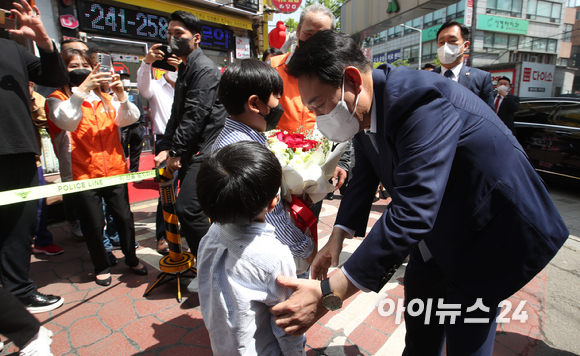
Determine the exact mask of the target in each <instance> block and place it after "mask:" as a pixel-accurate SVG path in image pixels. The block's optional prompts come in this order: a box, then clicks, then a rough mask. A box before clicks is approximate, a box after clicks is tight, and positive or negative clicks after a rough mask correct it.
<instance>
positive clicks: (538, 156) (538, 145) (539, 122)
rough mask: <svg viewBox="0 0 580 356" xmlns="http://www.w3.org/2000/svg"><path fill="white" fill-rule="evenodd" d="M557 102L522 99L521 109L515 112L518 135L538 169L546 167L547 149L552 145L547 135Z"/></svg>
mask: <svg viewBox="0 0 580 356" xmlns="http://www.w3.org/2000/svg"><path fill="white" fill-rule="evenodd" d="M554 104H555V103H552V102H546V101H521V102H520V110H519V111H518V112H516V113H515V114H514V125H515V127H516V137H517V139H518V141H519V142H520V145H522V147H523V148H524V150H525V151H526V153H527V154H528V156H529V157H530V160H531V161H532V164H533V165H534V167H535V168H536V169H546V168H549V167H546V166H549V164H548V163H547V162H546V151H547V150H548V148H549V147H550V144H551V143H550V141H549V138H548V137H547V134H546V133H547V131H548V128H549V118H550V117H551V116H553V115H554V111H557V110H555V108H554V107H553V106H554Z"/></svg>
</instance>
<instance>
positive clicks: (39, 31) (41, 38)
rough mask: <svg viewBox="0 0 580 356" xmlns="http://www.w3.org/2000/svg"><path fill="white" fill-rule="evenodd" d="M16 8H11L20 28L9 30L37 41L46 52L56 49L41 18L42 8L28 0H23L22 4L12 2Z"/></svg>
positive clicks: (39, 46)
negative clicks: (30, 3) (32, 5)
mask: <svg viewBox="0 0 580 356" xmlns="http://www.w3.org/2000/svg"><path fill="white" fill-rule="evenodd" d="M12 5H14V7H15V8H16V9H11V10H10V12H11V13H12V14H14V16H16V19H17V20H18V23H19V24H20V28H19V29H17V30H16V29H13V30H9V32H10V33H11V34H13V35H18V36H23V37H25V38H28V39H29V40H32V41H34V42H36V45H37V46H38V48H40V49H42V50H43V51H45V52H52V51H54V46H53V45H52V40H51V39H50V37H48V35H47V34H46V30H45V29H44V25H43V24H42V21H41V20H40V10H39V9H38V7H37V6H36V5H34V7H31V6H30V5H29V4H28V2H27V1H26V0H22V5H20V4H19V3H16V2H14V3H12Z"/></svg>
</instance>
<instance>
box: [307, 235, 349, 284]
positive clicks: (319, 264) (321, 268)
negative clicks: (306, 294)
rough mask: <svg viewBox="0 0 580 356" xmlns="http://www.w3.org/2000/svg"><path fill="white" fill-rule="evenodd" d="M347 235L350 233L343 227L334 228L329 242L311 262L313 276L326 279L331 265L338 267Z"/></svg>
mask: <svg viewBox="0 0 580 356" xmlns="http://www.w3.org/2000/svg"><path fill="white" fill-rule="evenodd" d="M347 236H348V234H347V233H346V231H344V230H343V229H341V228H338V227H335V228H334V229H333V230H332V234H331V235H330V238H329V239H328V242H327V243H326V245H324V247H323V248H322V249H321V250H320V251H318V253H317V254H316V258H315V259H314V261H313V262H312V263H311V264H310V270H311V276H312V278H314V279H325V278H326V276H327V273H328V269H329V268H330V267H331V266H332V267H338V258H339V257H340V252H341V251H342V243H343V242H344V239H345V238H346V237H347Z"/></svg>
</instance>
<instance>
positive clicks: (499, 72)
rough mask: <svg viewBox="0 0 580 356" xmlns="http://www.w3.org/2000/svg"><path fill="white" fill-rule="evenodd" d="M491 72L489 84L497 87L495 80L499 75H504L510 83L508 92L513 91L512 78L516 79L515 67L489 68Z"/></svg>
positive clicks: (511, 92)
mask: <svg viewBox="0 0 580 356" xmlns="http://www.w3.org/2000/svg"><path fill="white" fill-rule="evenodd" d="M489 73H491V84H493V87H494V88H495V87H497V81H498V80H499V79H500V78H501V77H506V78H508V79H509V80H510V83H511V87H512V88H511V91H510V94H513V93H514V80H515V79H516V70H515V69H504V70H490V71H489Z"/></svg>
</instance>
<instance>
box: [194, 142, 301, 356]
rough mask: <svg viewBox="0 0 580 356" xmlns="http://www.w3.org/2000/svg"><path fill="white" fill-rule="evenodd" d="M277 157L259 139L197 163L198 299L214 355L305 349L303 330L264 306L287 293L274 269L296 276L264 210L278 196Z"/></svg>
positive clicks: (290, 352)
mask: <svg viewBox="0 0 580 356" xmlns="http://www.w3.org/2000/svg"><path fill="white" fill-rule="evenodd" d="M281 183H282V169H281V167H280V163H279V162H278V160H277V159H276V157H275V156H274V154H273V153H272V152H270V151H269V150H268V149H267V148H266V147H264V146H263V145H261V144H259V143H257V142H253V141H239V142H235V143H232V144H230V145H227V146H225V147H223V148H221V149H219V150H217V151H215V152H213V153H212V154H211V156H209V157H208V158H207V159H206V160H205V161H204V162H203V163H202V165H201V168H200V172H199V175H198V178H197V194H198V199H199V203H200V205H201V207H202V209H203V211H204V213H205V214H206V215H207V216H208V217H209V218H210V219H211V221H212V222H213V224H212V226H211V227H210V229H209V231H208V233H207V235H206V236H205V237H204V238H203V239H202V240H201V242H200V245H199V252H198V261H197V266H198V269H197V272H198V278H199V301H200V305H201V312H202V315H203V319H204V322H205V325H206V327H207V330H208V331H209V335H210V340H211V347H212V351H213V353H214V355H216V356H222V355H305V350H304V347H305V343H306V338H305V337H304V335H301V336H292V335H287V334H285V333H284V331H282V330H281V329H280V328H278V327H277V326H276V323H275V322H274V317H273V315H272V314H271V313H270V311H269V309H268V307H269V306H273V305H275V304H277V303H279V302H281V301H284V300H286V299H288V298H289V297H290V295H291V294H292V290H291V289H288V288H283V287H281V286H280V285H279V284H278V283H277V282H276V278H277V277H278V275H283V276H287V277H292V278H295V277H296V267H295V264H294V260H293V258H292V254H291V253H290V250H289V249H288V247H287V246H285V245H283V244H282V243H281V242H280V241H278V240H277V239H276V237H275V236H274V227H273V226H272V225H270V224H268V223H266V220H265V216H266V212H269V211H272V210H273V209H274V207H275V206H276V204H277V203H278V201H279V199H280V196H279V188H280V185H281Z"/></svg>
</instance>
